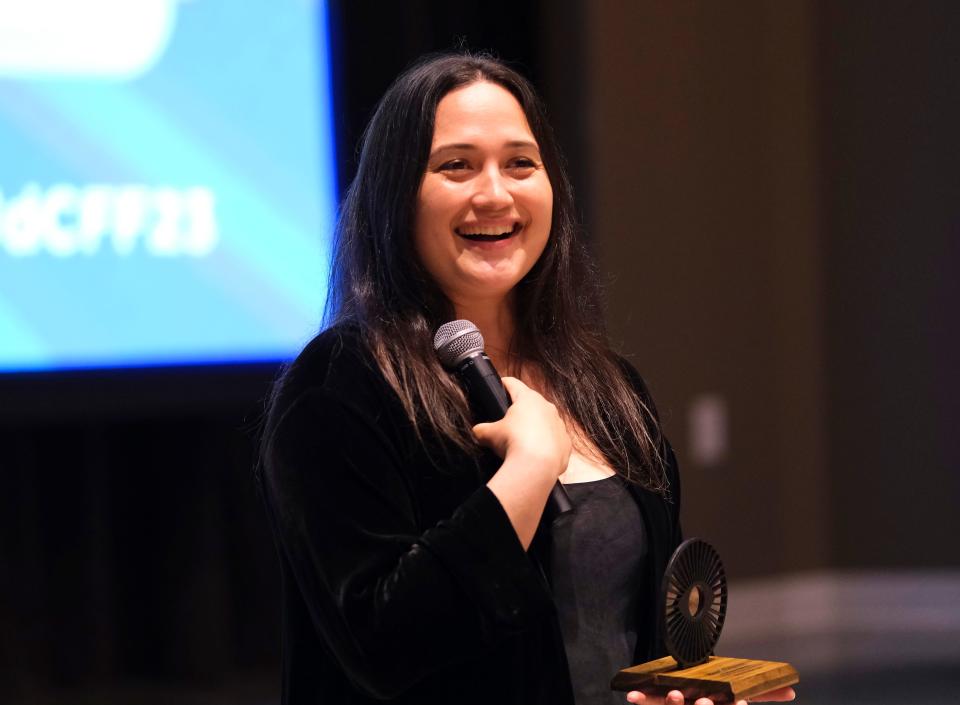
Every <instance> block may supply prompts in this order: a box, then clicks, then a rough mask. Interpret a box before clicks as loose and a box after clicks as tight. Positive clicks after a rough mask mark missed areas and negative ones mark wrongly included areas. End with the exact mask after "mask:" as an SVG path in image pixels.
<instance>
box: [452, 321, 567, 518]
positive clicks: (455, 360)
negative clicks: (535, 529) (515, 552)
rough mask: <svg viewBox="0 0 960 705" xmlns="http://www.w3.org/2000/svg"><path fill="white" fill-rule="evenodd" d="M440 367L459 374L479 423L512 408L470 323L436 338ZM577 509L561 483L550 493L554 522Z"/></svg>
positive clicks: (549, 513) (454, 323)
mask: <svg viewBox="0 0 960 705" xmlns="http://www.w3.org/2000/svg"><path fill="white" fill-rule="evenodd" d="M433 349H434V350H436V351H437V356H438V357H439V358H440V364H442V365H443V366H444V367H445V368H446V369H448V370H450V371H452V372H453V373H454V374H456V375H457V378H458V379H459V380H460V384H461V385H463V390H464V392H465V393H466V396H467V402H468V403H469V404H470V410H471V411H472V412H473V416H474V420H475V421H476V422H477V423H488V422H491V421H499V420H500V419H502V418H503V417H504V415H505V414H506V413H507V409H508V408H509V407H510V395H509V394H507V390H506V389H505V388H504V386H503V382H501V381H500V375H499V374H498V373H497V370H496V368H495V367H494V366H493V363H492V362H491V361H490V358H489V357H487V354H486V353H485V352H483V336H482V335H481V334H480V331H479V329H478V328H477V327H476V326H475V325H474V324H473V323H471V322H470V321H465V320H459V321H450V322H449V323H444V324H443V325H442V326H440V327H439V328H438V329H437V333H436V335H434V337H433ZM572 509H573V505H572V504H571V503H570V497H568V496H567V491H566V490H565V489H564V488H563V485H561V484H560V482H559V481H558V482H557V483H556V484H555V485H554V486H553V489H552V490H550V498H549V499H548V500H547V506H546V510H545V511H546V514H547V516H548V519H553V518H555V517H557V516H559V515H560V514H564V513H565V512H569V511H570V510H572Z"/></svg>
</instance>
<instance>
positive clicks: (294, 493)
mask: <svg viewBox="0 0 960 705" xmlns="http://www.w3.org/2000/svg"><path fill="white" fill-rule="evenodd" d="M379 421H380V419H377V418H376V417H375V416H373V415H371V414H369V413H368V412H367V411H366V410H365V409H363V408H359V407H358V406H356V405H355V404H352V403H351V402H349V401H347V400H346V399H344V398H343V395H341V394H337V393H336V392H335V391H331V390H330V389H327V388H324V387H322V386H321V387H313V388H309V389H307V390H306V391H304V392H303V393H302V394H300V395H299V396H298V397H297V398H296V399H295V400H294V401H293V402H292V403H291V404H290V405H289V406H287V407H286V409H285V411H284V413H283V415H282V417H281V418H280V419H279V420H278V422H277V423H276V425H275V426H274V428H273V430H272V432H271V434H270V436H269V438H268V443H267V448H266V453H265V467H264V478H263V480H264V483H263V489H264V496H265V500H266V504H267V508H268V513H269V514H270V516H271V519H272V521H273V524H274V529H275V531H276V534H277V540H278V544H279V546H280V550H281V551H282V552H283V554H284V555H285V557H286V559H287V561H288V562H289V565H290V567H291V569H292V572H293V574H294V576H295V579H296V582H297V585H298V587H299V590H300V593H301V594H302V596H303V600H304V603H305V604H306V606H307V609H308V610H309V613H310V616H311V619H312V621H313V625H314V628H315V629H316V631H317V633H318V635H319V636H320V638H321V639H322V641H323V643H324V644H325V645H326V647H327V649H328V651H329V653H330V654H331V655H332V656H333V657H334V658H335V659H336V660H337V662H338V663H339V664H340V667H341V668H342V669H343V671H344V673H346V674H347V676H348V677H349V678H350V680H351V681H352V682H353V683H354V684H355V686H356V687H358V688H359V689H361V690H362V691H364V692H366V693H368V694H369V695H371V696H373V697H377V698H389V697H392V696H394V695H396V694H398V693H400V692H402V691H403V690H405V689H406V688H408V687H410V686H411V685H412V684H414V683H416V682H417V681H418V680H420V679H421V678H423V677H424V676H426V675H428V674H429V673H431V672H432V671H435V670H436V669H438V668H441V667H444V666H448V665H451V664H453V663H455V662H456V661H458V660H460V659H465V658H470V657H472V656H475V655H476V654H477V653H478V652H479V651H482V650H485V649H489V648H490V646H491V645H493V644H494V643H496V641H497V640H498V639H500V638H502V637H504V636H506V635H509V634H511V633H513V632H515V631H517V630H521V629H523V628H524V626H525V625H527V624H529V623H531V621H533V620H536V619H538V618H540V617H541V616H543V615H544V614H546V613H548V612H550V611H552V609H553V606H552V601H551V599H550V596H549V593H548V591H547V589H546V587H545V585H544V584H543V581H542V580H541V577H540V574H539V573H538V572H537V569H536V567H535V566H534V565H533V564H532V563H531V561H530V560H529V559H528V557H527V555H526V553H525V552H524V550H523V548H522V546H521V544H520V542H519V540H518V539H517V536H516V534H515V533H514V531H513V528H512V526H511V524H510V521H509V519H508V517H507V515H506V513H505V512H504V510H503V508H502V506H501V505H500V503H499V501H498V500H497V499H496V497H495V496H494V495H493V494H492V493H491V492H490V490H489V489H488V488H487V487H486V486H480V487H479V488H478V489H476V490H475V491H474V492H473V494H472V495H470V496H469V497H468V498H467V499H466V501H465V502H463V503H462V504H461V505H460V506H459V507H458V508H456V509H455V511H453V512H452V515H451V516H450V517H449V518H447V519H445V520H443V521H440V522H439V523H437V524H436V525H435V526H432V527H430V528H428V529H426V530H425V531H424V530H422V529H421V528H419V527H418V525H417V520H416V515H417V513H416V498H415V496H414V491H413V490H412V489H411V486H410V484H409V478H408V477H407V476H406V475H405V473H404V472H403V471H402V467H401V466H402V463H403V456H402V453H400V452H399V451H398V449H397V448H396V447H395V443H392V442H391V440H390V438H389V436H388V434H385V433H384V432H383V431H382V429H381V426H380V423H379Z"/></svg>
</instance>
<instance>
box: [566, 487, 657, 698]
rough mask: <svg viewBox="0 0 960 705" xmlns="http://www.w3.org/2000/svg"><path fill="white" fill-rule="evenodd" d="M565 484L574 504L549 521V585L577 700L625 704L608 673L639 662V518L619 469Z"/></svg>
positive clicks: (642, 549)
mask: <svg viewBox="0 0 960 705" xmlns="http://www.w3.org/2000/svg"><path fill="white" fill-rule="evenodd" d="M565 487H566V489H567V493H568V494H569V495H570V501H571V502H572V503H573V506H574V507H575V509H574V511H572V512H569V513H568V514H564V515H562V516H560V517H558V518H557V519H556V520H555V521H554V522H553V550H552V551H551V558H552V560H551V569H550V586H551V588H552V591H553V601H554V603H555V604H556V606H557V614H558V616H559V619H560V630H561V632H562V634H563V643H564V646H565V647H566V652H567V662H568V664H569V667H570V677H571V680H572V681H573V694H574V700H575V701H576V704H577V705H607V704H609V705H623V703H624V702H625V700H624V697H623V693H619V692H615V691H612V690H610V679H611V678H613V675H614V674H615V673H616V672H617V671H619V670H620V669H621V668H626V667H627V666H633V665H636V664H635V663H633V654H634V651H635V649H636V645H637V615H636V608H637V602H636V601H637V594H636V593H637V585H638V584H639V583H640V581H641V580H642V578H643V569H644V567H645V564H646V553H647V546H646V540H645V537H644V532H643V518H642V517H641V516H640V508H639V507H638V506H637V503H636V502H635V501H634V499H633V497H631V496H630V493H629V492H628V491H627V489H626V488H625V487H624V482H623V480H622V479H621V478H620V477H619V476H617V475H613V476H611V477H608V478H606V479H602V480H594V481H592V482H577V483H572V484H568V485H565Z"/></svg>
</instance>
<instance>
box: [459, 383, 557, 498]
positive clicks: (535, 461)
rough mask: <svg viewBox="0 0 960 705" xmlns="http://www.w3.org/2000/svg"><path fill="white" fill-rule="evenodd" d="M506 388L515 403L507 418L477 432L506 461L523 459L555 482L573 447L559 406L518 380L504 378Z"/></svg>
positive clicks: (486, 424) (483, 441)
mask: <svg viewBox="0 0 960 705" xmlns="http://www.w3.org/2000/svg"><path fill="white" fill-rule="evenodd" d="M503 386H504V387H505V388H506V390H507V392H508V393H509V394H510V399H511V400H512V402H513V403H512V404H511V406H510V408H509V409H507V413H506V415H505V416H504V417H503V418H502V419H500V420H499V421H494V422H493V423H481V424H477V425H476V426H474V427H473V433H474V434H475V435H476V437H477V440H478V441H479V442H480V444H481V445H484V446H487V447H489V448H490V449H491V450H493V452H495V453H496V454H497V455H499V456H500V457H501V458H502V459H503V460H507V458H508V456H511V457H517V458H522V459H523V460H524V461H525V464H526V465H527V467H528V468H529V467H537V468H539V469H542V470H543V471H544V472H545V473H548V474H549V475H550V479H552V480H555V479H556V478H557V477H559V476H560V475H561V474H562V473H563V471H564V470H566V468H567V464H568V463H569V462H570V451H571V447H572V446H571V442H570V435H569V434H568V433H567V427H566V425H565V424H564V423H563V419H562V418H561V417H560V413H559V411H557V407H556V406H554V405H553V404H552V403H550V402H549V401H547V400H546V399H545V398H544V397H543V396H542V395H541V394H540V393H539V392H537V391H535V390H533V389H531V388H530V387H528V386H527V385H526V384H524V383H523V382H521V381H520V380H519V379H517V378H516V377H504V378H503Z"/></svg>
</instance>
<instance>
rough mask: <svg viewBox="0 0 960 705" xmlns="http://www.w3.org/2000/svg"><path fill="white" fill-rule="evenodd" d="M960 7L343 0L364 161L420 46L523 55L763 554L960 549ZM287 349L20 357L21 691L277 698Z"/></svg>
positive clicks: (1, 615) (12, 656) (628, 321)
mask: <svg viewBox="0 0 960 705" xmlns="http://www.w3.org/2000/svg"><path fill="white" fill-rule="evenodd" d="M958 7H960V6H958V5H956V4H955V3H949V2H919V3H873V2H843V3H836V2H829V1H827V0H821V1H816V2H814V1H811V2H783V3H781V2H774V1H773V0H770V1H769V2H761V1H759V0H751V1H746V2H738V3H713V2H708V1H707V0H703V1H702V2H694V1H687V2H627V1H626V0H624V1H623V2H614V1H611V2H603V3H590V2H588V0H560V1H559V2H549V3H548V2H546V1H545V0H544V1H543V2H527V3H518V2H497V1H489V0H488V1H487V2H458V3H449V2H425V1H422V0H421V1H416V2H414V1H411V2H402V3H380V2H350V1H349V0H340V1H339V2H332V3H331V10H330V11H331V24H332V30H333V33H334V43H333V53H334V70H335V86H336V94H337V106H336V120H337V129H338V141H339V145H338V153H339V162H340V163H339V173H340V180H341V185H345V184H346V183H348V182H349V179H350V177H351V175H352V173H353V170H354V168H355V144H356V140H357V138H358V136H359V134H360V132H361V131H362V129H363V126H364V124H365V122H366V120H367V118H368V117H369V115H370V113H371V111H372V109H373V107H374V105H375V103H376V100H377V99H378V97H379V96H380V95H381V94H382V92H383V91H384V90H385V88H386V87H387V85H388V84H389V83H390V81H391V80H392V79H393V78H394V77H395V76H396V75H397V73H398V72H399V71H400V70H402V69H403V68H404V67H405V66H406V65H408V63H409V62H410V61H412V60H413V59H415V58H416V57H418V56H420V55H421V54H423V53H424V52H427V51H433V50H440V49H449V48H456V47H459V46H461V45H462V46H466V47H469V48H472V49H490V50H492V51H493V52H494V53H496V54H498V55H499V56H501V57H502V58H504V59H507V60H509V61H511V62H514V65H515V66H516V67H518V68H519V69H520V70H521V71H522V72H523V73H525V74H526V75H528V76H529V77H530V78H531V79H532V80H533V81H534V82H535V83H536V85H537V86H538V87H539V88H540V89H541V91H542V93H543V95H544V97H545V99H546V102H547V104H548V108H549V110H550V115H551V119H552V121H553V123H554V127H555V129H556V130H557V132H558V135H559V138H560V141H561V144H562V145H563V146H564V148H565V150H566V152H567V156H568V159H569V162H570V166H571V172H572V176H573V180H574V184H575V187H576V188H577V191H578V203H579V206H580V208H581V210H582V215H583V219H584V222H585V224H586V226H587V230H588V232H589V233H590V236H591V238H592V240H593V243H594V245H595V247H596V249H597V253H598V255H599V257H600V261H601V264H602V268H603V270H604V272H605V273H606V274H605V276H607V277H608V281H607V284H608V292H609V306H608V309H609V314H610V328H611V334H612V338H613V340H614V342H615V344H616V345H617V346H618V347H619V349H621V350H622V351H623V352H624V353H626V354H627V355H628V356H630V357H631V359H632V360H633V362H634V363H635V364H636V365H637V366H638V368H639V369H640V370H641V371H642V372H643V373H644V375H645V376H646V377H647V379H648V382H649V383H650V385H651V387H652V388H653V391H654V394H655V397H656V398H657V400H658V403H659V406H660V407H661V411H662V413H663V415H664V417H665V423H666V426H667V430H668V432H669V434H670V435H671V437H672V439H673V441H674V445H675V446H676V447H677V450H678V453H679V455H680V460H681V467H682V468H683V471H684V482H685V492H684V498H685V507H684V521H685V525H686V528H687V533H688V534H693V535H697V534H699V535H704V536H709V537H710V539H711V541H713V542H714V543H715V544H716V545H717V546H718V547H719V548H720V550H721V552H722V553H723V555H724V558H725V561H726V562H727V564H728V569H729V571H730V573H731V575H732V576H734V577H736V578H740V579H744V580H746V579H757V580H764V579H769V578H775V577H777V576H784V575H788V576H789V575H794V574H806V573H809V572H810V571H815V572H818V573H817V574H820V573H823V572H826V573H838V574H840V573H842V574H845V573H846V572H850V571H854V572H856V571H864V570H866V571H873V572H875V573H881V574H883V573H897V574H899V573H904V572H913V573H916V572H917V571H921V572H923V571H934V572H938V573H940V574H955V571H957V570H958V569H960V550H958V548H957V542H956V537H957V536H958V535H960V518H958V514H960V512H958V511H957V507H958V504H960V440H958V437H960V434H958V433H957V429H956V426H957V424H956V422H957V419H958V418H960V413H958V412H960V408H958V406H960V402H958V399H960V373H958V371H957V367H958V366H957V360H958V359H960V334H958V330H957V304H958V303H960V284H958V274H960V205H958V204H960V198H958V197H960V189H958V185H960V184H958V176H957V167H956V163H957V161H958V156H960V149H958V147H960V144H958V138H957V129H956V126H957V124H960V109H958V96H960V59H958V57H960V9H958ZM238 11H242V10H240V9H238ZM276 372H277V368H276V367H272V366H255V367H234V368H223V369H214V368H199V369H189V370H176V369H174V370H153V371H149V372H143V371H140V372H138V371H130V370H127V371H122V372H86V373H73V374H69V375H64V374H43V375H30V376H23V377H17V378H0V395H2V396H0V449H2V450H0V468H2V474H0V477H2V478H3V481H4V482H3V487H2V491H0V701H2V702H12V703H19V702H23V703H28V702H29V703H40V702H87V701H89V702H94V701H96V702H107V701H113V700H115V701H118V702H161V701H162V702H168V701H170V700H175V701H177V702H221V701H222V702H238V701H241V702H271V701H274V700H276V699H277V683H278V680H277V675H276V670H277V668H278V664H279V635H278V631H277V629H278V628H277V623H278V609H279V605H278V576H277V570H276V562H275V558H274V553H273V552H274V548H273V544H272V540H271V537H270V535H269V529H268V526H267V523H266V520H265V516H264V514H263V511H262V509H261V507H260V506H259V503H258V499H257V496H256V492H255V488H254V484H253V480H252V468H253V465H254V462H255V458H256V439H257V428H258V423H259V419H260V415H261V413H262V410H263V404H264V397H265V395H266V393H267V391H268V387H269V383H270V380H271V379H272V378H273V377H274V376H275V374H276ZM704 394H711V395H716V396H719V397H720V398H722V399H723V400H724V402H725V405H726V409H727V414H728V423H729V453H728V454H727V455H726V456H725V457H724V458H723V459H722V460H720V461H718V462H716V463H713V464H710V465H698V464H697V463H696V462H693V461H692V460H690V459H689V457H687V456H688V454H687V453H686V449H687V447H688V441H689V434H690V432H691V429H690V428H689V424H688V422H687V417H686V414H687V411H688V409H689V408H690V405H691V403H692V402H693V401H694V400H696V399H697V398H699V397H701V396H702V395H704ZM924 574H925V573H924ZM957 597H958V598H960V595H958V596H957ZM958 604H960V603H958ZM955 609H956V608H955ZM955 616H956V613H954V614H953V615H947V617H950V618H953V617H955ZM888 690H889V686H888ZM848 701H849V700H848ZM945 702H946V701H945Z"/></svg>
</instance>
